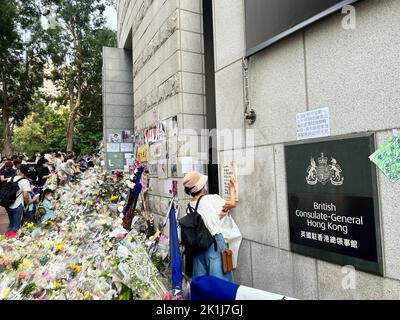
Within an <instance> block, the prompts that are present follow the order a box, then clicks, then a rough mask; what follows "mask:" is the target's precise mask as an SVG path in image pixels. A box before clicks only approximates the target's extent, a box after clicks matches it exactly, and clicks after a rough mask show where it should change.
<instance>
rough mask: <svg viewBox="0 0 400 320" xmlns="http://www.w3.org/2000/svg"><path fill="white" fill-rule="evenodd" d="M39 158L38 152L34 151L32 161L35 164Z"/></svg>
mask: <svg viewBox="0 0 400 320" xmlns="http://www.w3.org/2000/svg"><path fill="white" fill-rule="evenodd" d="M40 157H41V155H40V152H39V151H35V153H34V156H33V159H34V161H35V163H36V164H37V162H38V161H39V159H40Z"/></svg>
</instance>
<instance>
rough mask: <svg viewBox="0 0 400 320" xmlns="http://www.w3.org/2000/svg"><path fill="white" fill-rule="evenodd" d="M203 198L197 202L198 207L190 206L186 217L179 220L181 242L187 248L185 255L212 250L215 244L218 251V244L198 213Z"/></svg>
mask: <svg viewBox="0 0 400 320" xmlns="http://www.w3.org/2000/svg"><path fill="white" fill-rule="evenodd" d="M201 198H203V196H202V197H200V198H199V200H197V203H196V207H195V208H194V209H193V207H192V206H191V205H190V203H189V204H188V207H187V210H186V213H187V214H186V216H184V217H183V218H181V219H180V220H179V224H180V226H181V241H182V244H183V245H184V246H185V254H187V253H189V254H198V253H202V252H204V251H206V250H208V249H209V248H210V246H211V245H212V244H213V243H214V248H215V251H217V250H218V248H217V242H216V240H215V237H213V236H212V235H211V233H210V231H209V230H208V229H207V227H206V225H205V224H204V221H203V218H202V217H201V215H200V214H199V213H198V212H197V208H198V207H199V203H200V200H201Z"/></svg>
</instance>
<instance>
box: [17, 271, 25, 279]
mask: <svg viewBox="0 0 400 320" xmlns="http://www.w3.org/2000/svg"><path fill="white" fill-rule="evenodd" d="M18 278H19V280H24V279H25V278H26V272H25V271H21V272H20V273H19V274H18Z"/></svg>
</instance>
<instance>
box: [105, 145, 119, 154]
mask: <svg viewBox="0 0 400 320" xmlns="http://www.w3.org/2000/svg"><path fill="white" fill-rule="evenodd" d="M107 152H119V143H107Z"/></svg>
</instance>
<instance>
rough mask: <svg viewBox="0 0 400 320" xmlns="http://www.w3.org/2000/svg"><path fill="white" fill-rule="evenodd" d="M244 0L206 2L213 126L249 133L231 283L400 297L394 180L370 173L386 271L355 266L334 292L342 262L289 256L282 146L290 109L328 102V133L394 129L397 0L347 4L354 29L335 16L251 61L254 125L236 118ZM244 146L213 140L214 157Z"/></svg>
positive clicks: (288, 136)
mask: <svg viewBox="0 0 400 320" xmlns="http://www.w3.org/2000/svg"><path fill="white" fill-rule="evenodd" d="M243 1H244V0H214V1H213V4H214V42H215V58H216V70H215V72H216V100H217V122H218V125H217V126H218V128H219V129H223V128H232V129H233V128H238V129H242V130H245V129H253V130H254V145H255V149H254V158H255V160H254V171H253V172H252V173H251V174H249V175H244V176H239V181H238V182H239V192H240V195H239V206H238V208H237V209H235V212H234V217H235V219H236V221H237V223H238V225H239V227H240V229H241V230H242V233H243V236H244V239H245V240H244V241H243V244H242V247H241V250H240V257H239V269H238V270H237V272H236V274H235V276H236V280H237V281H238V282H239V283H241V284H244V285H248V286H252V287H256V288H259V289H263V290H267V291H272V292H276V293H281V294H286V295H288V296H292V297H295V298H300V299H399V298H400V268H399V265H400V245H399V243H400V242H399V236H398V230H399V227H400V215H399V209H400V184H398V183H397V184H392V183H390V182H389V181H388V179H387V178H386V177H384V176H383V174H381V173H378V184H379V197H380V214H381V217H380V219H381V225H382V242H383V255H384V275H385V276H384V277H378V276H374V275H370V274H367V273H364V272H359V271H357V273H356V276H357V278H356V281H357V282H356V289H354V290H344V289H343V288H342V279H343V277H344V274H342V270H341V267H340V266H338V265H334V264H331V263H327V262H323V261H320V260H316V259H312V258H309V257H305V256H301V255H298V254H294V253H291V252H290V246H289V225H288V208H287V191H286V172H285V155H284V148H283V147H284V144H285V143H287V142H293V141H296V125H295V119H296V114H297V113H299V112H304V111H308V110H312V109H318V108H320V107H329V109H330V115H331V134H332V136H338V135H350V134H353V133H362V132H374V133H375V134H376V137H377V145H378V146H379V145H382V144H383V143H384V141H385V140H386V139H387V138H388V137H390V135H391V130H392V129H393V128H399V127H400V114H399V105H400V89H399V85H398V81H399V75H400V54H399V52H400V41H399V39H400V38H399V34H400V2H399V1H397V0H383V1H382V0H364V1H361V2H359V3H357V4H356V5H355V7H356V14H357V15H356V17H357V27H356V30H344V29H343V28H342V26H341V20H342V18H343V17H344V16H342V15H341V14H340V13H339V14H336V15H333V16H331V17H328V18H326V19H323V20H321V21H319V22H317V23H316V24H314V25H312V26H310V27H308V28H306V29H305V30H303V31H300V32H297V33H295V34H294V35H292V36H290V37H288V38H286V39H284V40H283V41H280V42H279V43H277V44H275V45H273V46H272V47H270V48H268V49H266V50H264V51H262V52H260V53H258V54H256V55H255V56H253V57H251V59H250V68H249V72H250V100H251V105H252V107H253V108H254V109H255V110H256V112H257V121H256V123H255V124H254V125H252V126H249V125H247V124H246V123H245V122H244V121H243V112H244V103H243V75H242V57H243V56H244V55H245V33H244V4H243ZM246 147H247V148H249V149H248V150H251V148H250V147H251V145H247V146H241V145H235V146H234V147H233V150H230V149H231V148H229V147H224V146H220V151H219V157H220V162H224V161H230V160H232V158H235V157H236V158H237V160H238V161H239V162H240V157H239V155H240V152H242V149H243V148H244V149H245V148H246ZM240 165H241V164H240V163H239V167H240Z"/></svg>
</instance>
